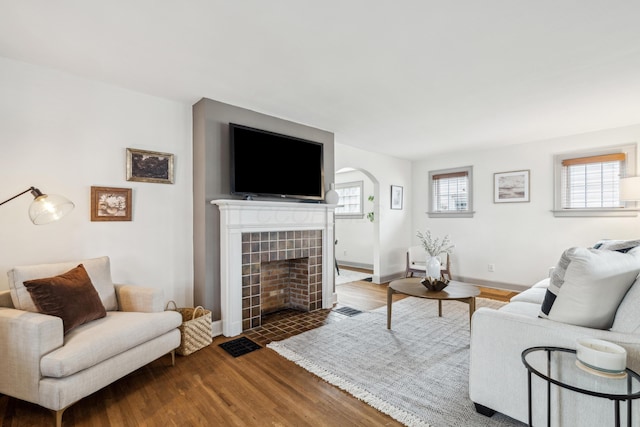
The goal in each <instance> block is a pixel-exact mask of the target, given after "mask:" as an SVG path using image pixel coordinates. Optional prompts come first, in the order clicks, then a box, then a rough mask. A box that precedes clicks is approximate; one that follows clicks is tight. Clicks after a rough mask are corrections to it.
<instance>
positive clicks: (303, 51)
mask: <svg viewBox="0 0 640 427" xmlns="http://www.w3.org/2000/svg"><path fill="white" fill-rule="evenodd" d="M0 56H5V57H8V58H14V59H17V60H21V61H25V62H30V63H34V64H40V65H44V66H49V67H52V68H56V69H60V70H64V71H67V72H70V73H74V74H77V75H81V76H84V77H87V78H91V79H96V80H100V81H104V82H107V83H111V84H115V85H119V86H122V87H125V88H129V89H132V90H136V91H140V92H144V93H147V94H152V95H156V96H159V97H164V98H169V99H172V100H178V101H181V102H186V103H189V104H193V103H195V102H196V101H198V100H199V99H200V98H202V97H207V98H211V99H215V100H218V101H222V102H226V103H230V104H234V105H237V106H241V107H244V108H249V109H252V110H255V111H259V112H263V113H266V114H270V115H273V116H277V117H281V118H285V119H288V120H293V121H296V122H300V123H304V124H307V125H310V126H314V127H318V128H321V129H325V130H328V131H331V132H334V133H335V135H336V142H338V143H341V144H346V145H352V146H355V147H359V148H363V149H366V150H370V151H376V152H380V153H386V154H390V155H393V156H396V157H401V158H408V159H416V158H421V157H426V156H428V155H430V154H434V153H441V152H443V151H452V150H460V149H469V148H473V147H486V148H490V147H496V146H500V145H507V144H518V143H524V142H530V141H535V140H540V139H545V138H551V137H556V136H562V135H570V134H575V133H582V132H588V131H594V130H599V129H605V128H612V127H618V126H625V125H630V124H637V123H640V2H638V1H636V0H616V1H610V0H599V1H594V0H440V1H432V0H398V1H390V0H316V1H309V0H270V1H267V0H228V1H219V0H218V1H216V0H182V1H178V0H39V1H38V0H0Z"/></svg>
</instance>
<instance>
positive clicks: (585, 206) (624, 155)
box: [553, 144, 636, 216]
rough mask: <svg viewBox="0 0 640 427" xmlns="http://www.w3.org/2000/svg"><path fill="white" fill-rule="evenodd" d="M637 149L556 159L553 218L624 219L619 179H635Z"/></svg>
mask: <svg viewBox="0 0 640 427" xmlns="http://www.w3.org/2000/svg"><path fill="white" fill-rule="evenodd" d="M635 162H636V146H635V144H633V145H625V146H617V147H609V148H606V149H602V150H597V151H589V152H585V151H582V152H576V153H566V154H561V155H556V156H555V157H554V164H555V166H554V167H555V174H554V176H555V196H554V211H553V212H554V215H555V216H626V215H629V214H630V212H631V211H632V209H631V208H627V207H626V206H625V203H624V202H623V201H621V200H620V178H622V177H624V176H633V175H635Z"/></svg>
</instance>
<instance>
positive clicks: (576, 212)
mask: <svg viewBox="0 0 640 427" xmlns="http://www.w3.org/2000/svg"><path fill="white" fill-rule="evenodd" d="M636 151H637V148H636V144H625V145H615V146H610V147H603V148H595V149H589V150H579V151H572V152H567V153H560V154H556V155H554V156H553V193H554V194H553V211H552V212H553V215H554V216H555V217H620V216H637V215H638V209H636V203H635V202H622V204H623V205H624V207H605V208H565V207H563V205H562V172H563V161H566V160H572V159H580V158H583V157H597V156H606V155H610V154H621V153H623V154H625V160H624V162H623V163H622V165H621V168H620V176H619V179H621V178H624V177H629V176H635V174H636Z"/></svg>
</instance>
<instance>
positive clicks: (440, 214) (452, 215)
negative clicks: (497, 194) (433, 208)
mask: <svg viewBox="0 0 640 427" xmlns="http://www.w3.org/2000/svg"><path fill="white" fill-rule="evenodd" d="M475 213H476V212H475V211H464V212H442V211H441V212H427V215H429V218H473V214H475Z"/></svg>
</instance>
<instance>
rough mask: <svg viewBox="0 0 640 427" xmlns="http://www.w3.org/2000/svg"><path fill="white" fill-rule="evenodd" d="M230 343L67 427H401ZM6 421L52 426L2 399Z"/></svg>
mask: <svg viewBox="0 0 640 427" xmlns="http://www.w3.org/2000/svg"><path fill="white" fill-rule="evenodd" d="M338 288H339V289H338V302H339V304H341V305H347V306H350V307H353V308H357V309H359V310H371V309H375V308H378V307H382V306H384V305H385V304H386V285H384V284H383V285H377V284H372V283H370V282H353V283H348V284H345V285H340V286H339V287H338ZM503 294H504V293H500V292H498V293H495V295H493V296H492V297H501V295H502V297H504V295H503ZM481 296H482V295H481ZM396 297H397V298H402V297H403V295H397V296H396ZM225 340H226V338H223V337H216V338H214V342H213V344H212V345H210V346H209V347H207V348H205V349H202V350H200V351H198V352H196V353H193V354H191V355H189V356H187V357H180V356H177V357H176V366H175V367H172V366H171V359H170V357H169V356H165V357H163V358H161V359H159V360H157V361H155V362H153V363H151V364H149V365H147V366H145V367H143V368H141V369H138V370H137V371H135V372H133V373H131V374H130V375H128V376H126V377H124V378H122V379H120V380H118V381H116V382H115V383H113V384H111V385H109V386H107V387H105V388H104V389H102V390H100V391H98V392H96V393H94V394H93V395H91V396H88V397H86V398H84V399H82V400H81V401H79V402H77V403H76V404H74V405H72V406H71V407H70V408H69V409H67V410H66V411H65V413H64V416H63V426H78V427H80V426H87V427H88V426H91V427H94V426H283V427H284V426H400V425H401V424H400V423H398V422H396V421H394V420H393V419H392V418H390V417H389V416H387V415H385V414H382V413H380V412H378V411H377V410H376V409H373V408H372V407H370V406H369V405H367V404H365V403H363V402H361V401H359V400H358V399H356V398H354V397H352V396H350V395H348V394H347V393H345V392H343V391H341V390H339V389H337V388H336V387H334V386H332V385H330V384H328V383H326V382H324V381H323V380H320V379H319V378H317V377H315V376H314V375H312V374H310V373H309V372H307V371H305V370H304V369H302V368H300V367H298V366H297V365H295V364H294V363H292V362H289V361H288V360H286V359H284V358H282V357H280V356H279V355H277V354H276V353H275V352H273V351H272V350H270V349H268V348H262V349H260V350H257V351H254V352H252V353H249V354H246V355H243V356H241V357H237V358H234V357H232V356H230V355H229V354H228V353H226V352H225V351H224V350H223V349H222V348H220V347H219V346H218V344H220V343H222V342H224V341H225ZM0 421H1V426H2V427H24V426H47V425H53V417H52V415H51V413H50V412H49V411H48V410H46V409H43V408H41V407H39V406H37V405H33V404H30V403H27V402H23V401H20V400H17V399H14V398H9V397H7V396H3V395H0Z"/></svg>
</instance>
